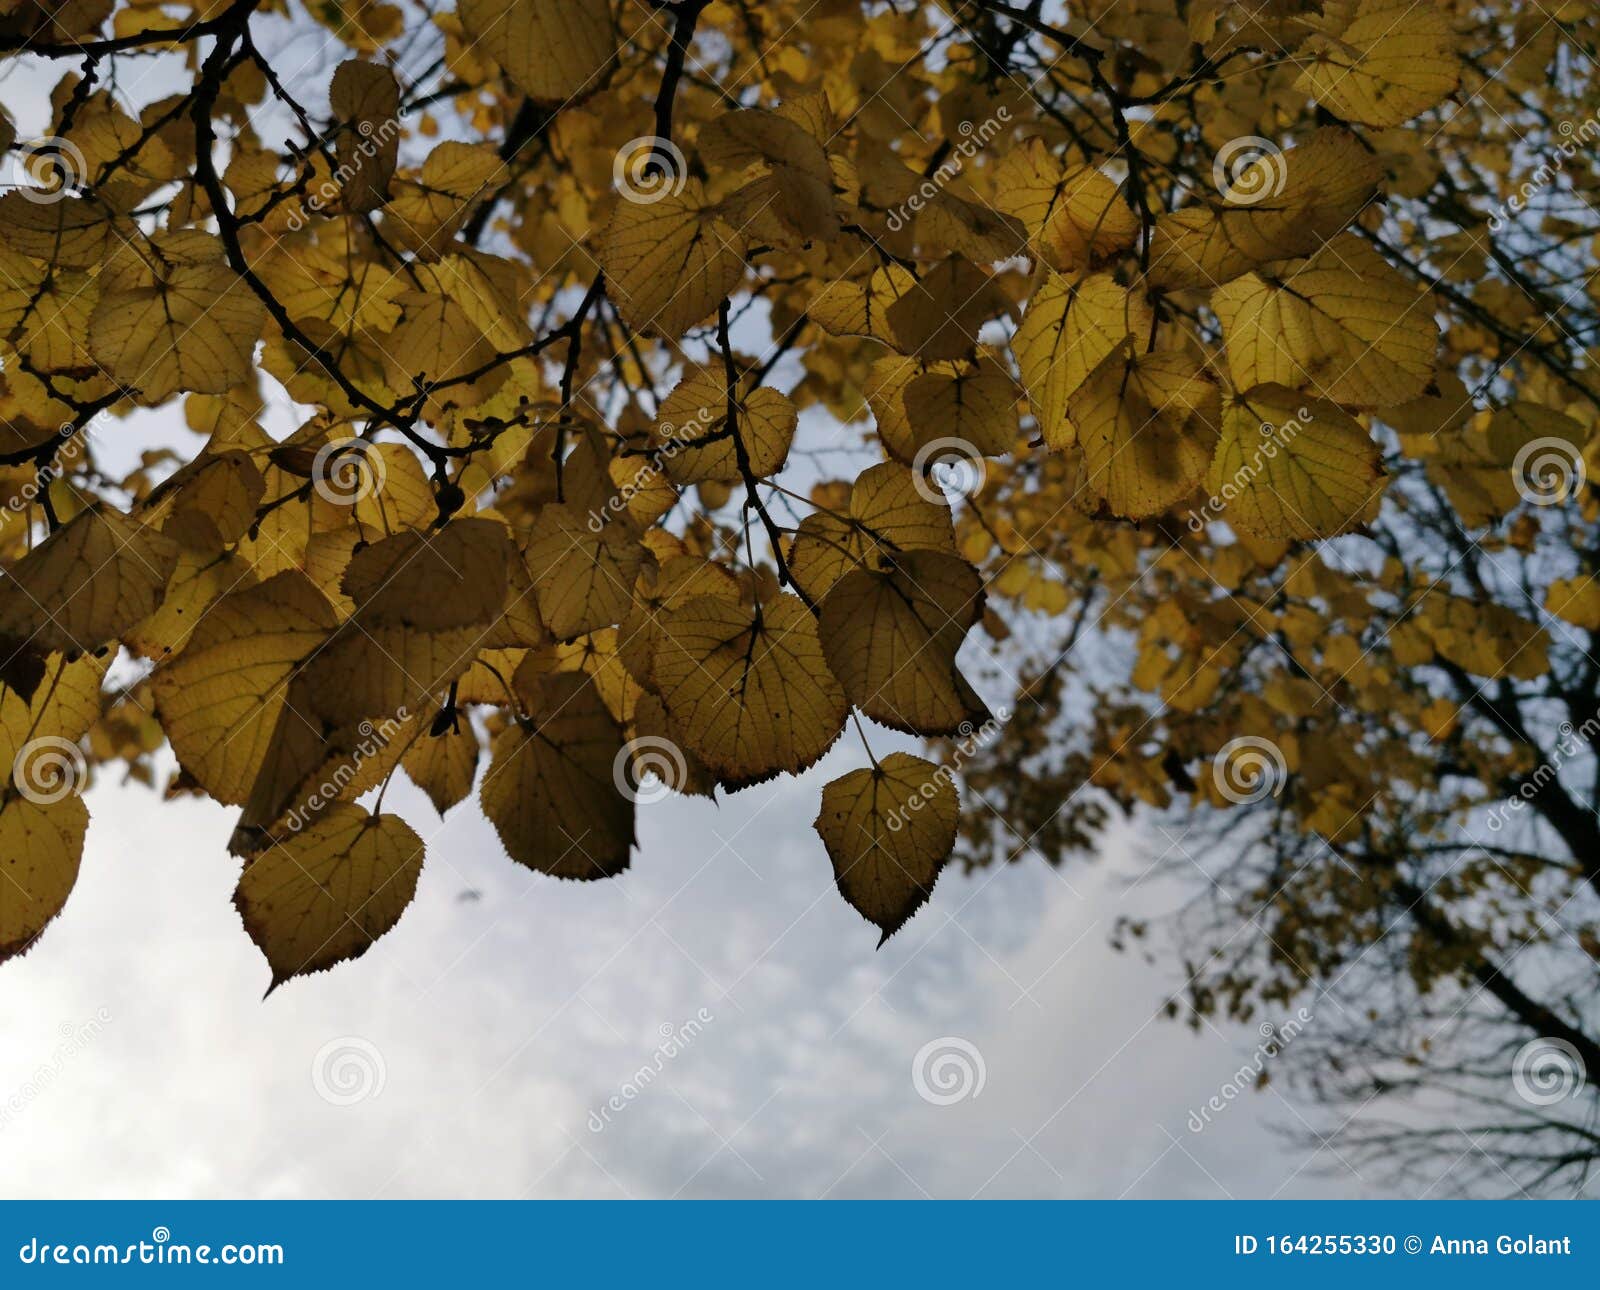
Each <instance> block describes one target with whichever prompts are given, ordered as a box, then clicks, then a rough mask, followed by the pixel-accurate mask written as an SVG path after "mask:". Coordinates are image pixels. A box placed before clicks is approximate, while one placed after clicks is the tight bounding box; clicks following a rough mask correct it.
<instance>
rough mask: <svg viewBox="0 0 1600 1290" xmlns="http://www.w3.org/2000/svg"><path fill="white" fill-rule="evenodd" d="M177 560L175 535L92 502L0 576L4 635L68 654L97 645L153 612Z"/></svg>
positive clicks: (0, 618)
mask: <svg viewBox="0 0 1600 1290" xmlns="http://www.w3.org/2000/svg"><path fill="white" fill-rule="evenodd" d="M177 563H178V544H177V543H176V542H174V541H173V540H172V539H171V538H169V537H167V536H166V535H164V534H162V533H160V532H158V531H156V530H155V529H153V528H147V527H145V526H144V525H142V524H139V523H138V522H136V521H135V520H132V519H130V518H129V517H128V516H126V515H123V514H121V513H120V512H119V511H116V510H114V509H112V508H111V507H110V506H95V507H91V508H90V509H89V510H86V511H84V512H83V514H81V515H79V516H77V517H76V518H75V519H73V520H72V521H71V522H70V523H68V524H65V525H63V526H62V527H61V528H59V529H57V530H56V531H55V532H54V533H52V534H51V535H50V536H49V537H48V538H46V539H45V540H44V541H43V542H41V543H40V544H39V545H38V546H36V547H34V549H33V550H32V551H29V552H28V554H26V555H25V556H23V557H22V559H20V560H18V561H17V563H16V564H14V565H13V566H12V567H11V568H10V569H9V570H7V572H6V576H5V577H4V578H0V640H10V641H26V642H28V643H29V644H31V645H33V646H34V647H35V648H36V649H39V650H43V651H47V652H48V651H59V652H61V653H64V654H67V655H68V656H76V655H78V654H83V653H88V652H90V651H93V650H97V649H99V648H100V647H101V646H102V645H104V644H106V642H108V641H112V640H115V639H117V638H118V637H120V636H121V635H122V634H123V633H125V632H127V631H129V630H130V629H132V628H133V626H134V625H135V624H137V623H138V622H139V621H140V620H141V619H143V618H146V617H148V616H149V615H150V614H151V613H152V612H154V610H155V608H156V606H157V605H158V604H159V603H160V602H161V597H162V595H163V593H164V592H165V590H166V586H167V581H168V579H170V578H171V577H172V573H173V570H174V569H175V568H176V567H177Z"/></svg>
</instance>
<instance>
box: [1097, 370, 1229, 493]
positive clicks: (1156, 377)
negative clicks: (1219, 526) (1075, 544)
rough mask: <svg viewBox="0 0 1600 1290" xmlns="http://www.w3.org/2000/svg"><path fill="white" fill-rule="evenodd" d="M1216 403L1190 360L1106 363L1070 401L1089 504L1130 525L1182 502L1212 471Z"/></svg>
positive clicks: (1207, 383)
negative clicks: (1100, 504)
mask: <svg viewBox="0 0 1600 1290" xmlns="http://www.w3.org/2000/svg"><path fill="white" fill-rule="evenodd" d="M1219 398H1220V396H1219V394H1218V391H1217V387H1216V385H1215V383H1214V382H1212V381H1210V380H1208V379H1207V378H1206V376H1205V375H1204V374H1203V373H1202V372H1201V371H1200V370H1199V368H1198V367H1197V366H1196V364H1195V362H1194V360H1193V359H1192V358H1190V357H1189V356H1188V355H1185V354H1179V353H1171V352H1163V351H1157V352H1156V353H1153V354H1135V353H1132V352H1130V351H1129V350H1128V348H1126V347H1124V348H1123V349H1121V350H1118V351H1115V352H1113V353H1111V354H1109V355H1107V356H1106V358H1105V359H1104V360H1102V361H1101V363H1100V365H1099V366H1098V367H1096V368H1095V370H1094V371H1093V372H1092V373H1090V375H1089V377H1088V379H1087V380H1085V381H1084V383H1083V384H1082V385H1081V386H1079V387H1078V389H1077V390H1076V391H1075V392H1074V393H1073V394H1072V396H1071V397H1070V398H1069V399H1068V401H1067V416H1068V418H1069V420H1070V421H1071V423H1072V424H1073V426H1075V427H1076V429H1077V435H1078V443H1079V446H1080V447H1081V448H1082V450H1083V466H1084V481H1083V482H1084V489H1085V492H1086V495H1087V498H1088V499H1098V500H1100V501H1102V502H1104V504H1105V506H1106V508H1107V509H1108V510H1109V511H1110V512H1111V513H1112V514H1113V515H1126V516H1128V517H1130V518H1132V519H1143V518H1145V517H1147V516H1151V515H1158V514H1160V513H1161V512H1162V511H1164V510H1166V509H1168V508H1169V507H1171V506H1173V505H1175V504H1176V503H1178V502H1179V501H1181V500H1183V498H1185V497H1186V496H1188V495H1189V493H1190V492H1191V491H1192V490H1193V489H1194V487H1195V486H1196V485H1197V484H1199V482H1200V481H1201V480H1202V479H1203V478H1204V477H1205V473H1206V470H1207V468H1208V467H1209V466H1210V464H1211V455H1212V450H1213V448H1214V447H1215V445H1216V438H1217V418H1218V412H1219V410H1220V409H1219ZM1090 509H1092V508H1090Z"/></svg>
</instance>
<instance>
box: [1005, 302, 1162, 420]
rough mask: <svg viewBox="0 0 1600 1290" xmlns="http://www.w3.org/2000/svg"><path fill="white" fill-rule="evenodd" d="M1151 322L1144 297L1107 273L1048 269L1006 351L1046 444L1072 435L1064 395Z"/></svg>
mask: <svg viewBox="0 0 1600 1290" xmlns="http://www.w3.org/2000/svg"><path fill="white" fill-rule="evenodd" d="M1154 322H1155V319H1154V316H1153V314H1152V313H1151V309H1150V305H1149V304H1148V302H1146V300H1145V299H1144V297H1143V296H1141V295H1139V294H1137V293H1136V292H1131V291H1128V290H1127V289H1126V288H1124V287H1120V286H1118V285H1117V282H1116V280H1115V279H1114V278H1112V277H1111V275H1110V274H1106V273H1097V274H1092V275H1091V276H1089V277H1087V278H1081V279H1074V278H1069V277H1065V276H1062V275H1060V274H1055V273H1052V274H1050V275H1049V276H1048V277H1047V278H1046V279H1045V280H1044V282H1042V283H1041V284H1040V285H1039V286H1038V287H1037V288H1036V289H1035V290H1034V293H1033V297H1032V299H1030V300H1029V302H1028V310H1027V312H1026V313H1025V314H1023V316H1022V322H1021V323H1020V324H1018V326H1017V331H1016V334H1015V335H1014V336H1013V337H1012V338H1011V351H1012V353H1013V354H1015V355H1016V358H1017V366H1018V368H1019V369H1020V371H1021V373H1022V384H1023V388H1024V389H1026V390H1027V392H1028V402H1029V404H1030V405H1031V406H1032V408H1033V415H1034V419H1035V420H1036V421H1038V423H1039V432H1040V434H1041V435H1043V437H1044V441H1045V443H1046V444H1048V445H1049V446H1050V447H1052V448H1065V447H1067V446H1069V445H1071V444H1072V443H1074V442H1075V441H1076V432H1075V431H1074V430H1073V429H1072V426H1071V425H1070V424H1069V423H1068V421H1067V400H1068V399H1069V398H1070V397H1071V396H1072V394H1073V393H1074V392H1075V391H1076V390H1077V388H1078V387H1079V386H1080V385H1082V384H1083V383H1084V381H1085V380H1086V379H1088V376H1089V373H1090V372H1092V371H1093V370H1094V369H1095V367H1096V366H1097V365H1098V364H1099V362H1100V361H1101V360H1102V359H1103V358H1105V357H1106V355H1107V354H1109V353H1111V351H1112V350H1114V349H1116V348H1117V347H1118V346H1119V345H1121V344H1122V342H1123V341H1124V340H1126V339H1127V338H1128V337H1129V336H1132V337H1134V338H1135V339H1136V340H1137V339H1140V338H1144V337H1148V336H1149V335H1150V334H1151V330H1152V328H1153V326H1154Z"/></svg>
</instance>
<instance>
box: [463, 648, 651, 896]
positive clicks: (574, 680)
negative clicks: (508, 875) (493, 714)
mask: <svg viewBox="0 0 1600 1290" xmlns="http://www.w3.org/2000/svg"><path fill="white" fill-rule="evenodd" d="M541 690H542V699H543V701H542V703H541V704H540V706H539V708H538V710H537V711H536V712H534V713H533V715H532V716H530V717H527V718H523V719H521V720H519V721H515V722H512V723H511V724H508V725H507V726H506V728H505V729H504V730H502V731H501V732H500V733H499V734H498V735H496V736H495V738H494V743H493V745H492V746H491V749H490V761H489V769H488V770H487V771H485V772H484V777H483V786H482V787H481V788H480V789H479V790H478V798H479V801H481V802H482V804H483V812H484V814H485V815H487V816H488V817H489V819H490V821H491V822H492V823H493V824H494V827H495V831H496V832H497V833H498V834H499V835H500V841H501V843H502V845H504V847H505V849H506V853H507V854H508V855H510V857H511V858H512V859H513V860H515V861H516V862H517V863H518V864H522V865H526V866H527V867H528V868H530V869H534V870H537V871H538V872H539V873H545V874H549V875H550V876H551V877H553V878H575V879H585V880H587V879H595V878H610V877H614V876H615V875H617V874H619V873H621V872H622V871H623V870H624V869H626V868H627V867H628V858H629V854H630V852H631V851H632V850H633V841H634V827H633V812H634V804H633V802H632V801H631V800H630V799H629V798H628V797H626V796H624V794H623V792H622V789H621V787H620V786H619V782H625V781H623V780H622V777H621V775H620V773H619V771H618V770H617V766H618V761H619V759H620V758H621V757H622V755H623V741H622V730H621V728H620V727H619V726H618V725H617V723H616V721H615V719H614V718H613V717H612V716H611V714H610V713H609V712H608V711H606V706H605V704H604V703H603V702H602V701H601V699H600V695H599V693H598V692H597V691H596V689H595V687H594V684H593V682H592V681H590V680H589V679H588V678H587V677H584V676H582V675H579V674H576V673H571V672H564V673H559V674H556V675H553V676H549V677H546V678H545V679H544V681H543V682H542V687H541Z"/></svg>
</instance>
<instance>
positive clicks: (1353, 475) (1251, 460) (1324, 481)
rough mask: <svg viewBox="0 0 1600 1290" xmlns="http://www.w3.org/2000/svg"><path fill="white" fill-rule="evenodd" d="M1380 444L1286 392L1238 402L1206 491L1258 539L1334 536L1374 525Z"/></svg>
mask: <svg viewBox="0 0 1600 1290" xmlns="http://www.w3.org/2000/svg"><path fill="white" fill-rule="evenodd" d="M1382 478H1383V472H1382V470H1381V469H1380V468H1379V465H1378V445H1377V444H1376V443H1374V442H1373V440H1372V436H1371V435H1369V434H1368V433H1367V432H1366V431H1365V430H1364V429H1362V428H1361V425H1360V424H1359V423H1358V422H1357V421H1356V420H1355V418H1354V417H1352V416H1350V414H1349V413H1347V412H1344V411H1343V410H1341V409H1340V408H1338V407H1336V406H1335V405H1333V404H1331V403H1328V402H1325V401H1324V400H1321V399H1314V398H1311V397H1310V396H1309V395H1305V394H1299V393H1297V392H1295V391H1294V390H1287V389H1284V388H1283V387H1282V386H1274V385H1266V386H1260V387H1258V388H1256V389H1254V390H1250V391H1249V392H1248V393H1245V394H1239V395H1235V396H1233V397H1232V398H1231V399H1229V400H1228V402H1227V405H1226V406H1225V407H1224V408H1223V412H1222V434H1221V437H1220V439H1219V440H1218V442H1217V451H1216V456H1215V457H1213V458H1212V461H1211V469H1210V472H1209V473H1208V474H1207V476H1206V490H1207V492H1209V493H1210V495H1211V498H1212V499H1213V502H1214V503H1215V504H1217V505H1220V506H1221V508H1222V514H1223V518H1225V519H1226V520H1227V521H1228V523H1229V524H1231V525H1233V526H1234V527H1235V528H1237V529H1239V530H1240V531H1241V532H1246V533H1250V534H1253V535H1255V536H1257V537H1270V538H1315V537H1333V536H1334V535H1336V534H1339V533H1344V532H1348V531H1349V530H1350V529H1351V528H1353V527H1355V526H1356V525H1358V524H1360V523H1362V522H1363V521H1365V520H1366V519H1369V518H1370V517H1371V515H1372V513H1373V511H1374V510H1375V509H1376V507H1377V502H1378V498H1379V496H1380V494H1381V492H1382V487H1381V481H1382Z"/></svg>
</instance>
